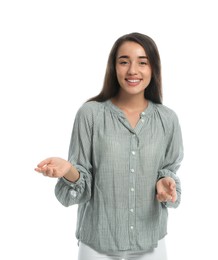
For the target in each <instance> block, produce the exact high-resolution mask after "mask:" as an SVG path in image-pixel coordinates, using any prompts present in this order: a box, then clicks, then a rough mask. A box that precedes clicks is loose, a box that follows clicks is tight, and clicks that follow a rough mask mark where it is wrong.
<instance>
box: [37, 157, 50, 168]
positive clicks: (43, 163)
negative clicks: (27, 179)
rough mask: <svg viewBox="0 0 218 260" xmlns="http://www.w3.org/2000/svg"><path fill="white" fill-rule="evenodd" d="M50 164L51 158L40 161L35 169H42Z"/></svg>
mask: <svg viewBox="0 0 218 260" xmlns="http://www.w3.org/2000/svg"><path fill="white" fill-rule="evenodd" d="M50 162H51V158H47V159H45V160H43V161H41V162H40V163H39V164H38V165H37V167H38V168H42V167H44V166H45V165H47V164H49V163H50Z"/></svg>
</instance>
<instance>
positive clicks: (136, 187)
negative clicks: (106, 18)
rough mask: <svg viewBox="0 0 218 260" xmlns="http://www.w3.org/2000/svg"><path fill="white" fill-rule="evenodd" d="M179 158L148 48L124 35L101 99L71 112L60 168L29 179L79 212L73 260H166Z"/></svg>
mask: <svg viewBox="0 0 218 260" xmlns="http://www.w3.org/2000/svg"><path fill="white" fill-rule="evenodd" d="M182 158H183V146H182V137H181V130H180V126H179V122H178V118H177V116H176V114H175V113H174V112H173V111H172V110H171V109H169V108H167V107H166V106H164V105H162V91H161V65H160V57H159V53H158V49H157V47H156V44H155V43H154V41H153V40H152V39H151V38H150V37H148V36H146V35H143V34H140V33H131V34H127V35H124V36H122V37H120V38H119V39H118V40H117V41H116V42H115V44H114V46H113V48H112V50H111V53H110V55H109V59H108V64H107V70H106V75H105V80H104V85H103V89H102V91H101V93H100V94H99V95H98V96H96V97H94V98H92V99H90V100H89V101H87V102H86V103H85V104H83V105H82V106H81V108H80V109H79V110H78V112H77V115H76V118H75V122H74V127H73V131H72V137H71V143H70V148H69V158H68V161H66V160H64V159H61V158H56V157H52V158H48V159H46V160H44V161H42V162H41V163H39V165H38V166H37V168H36V171H37V172H40V173H43V174H44V175H45V176H49V177H57V178H58V182H57V185H56V187H55V194H56V197H57V199H58V200H59V201H60V202H61V203H62V204H63V205H64V206H70V205H74V204H79V206H78V216H77V217H78V219H77V230H76V237H77V239H78V241H79V242H78V244H79V260H87V259H89V260H95V259H99V258H101V259H105V260H106V259H135V260H136V259H141V260H145V259H147V260H152V259H161V260H166V259H167V256H166V248H165V242H164V237H165V235H166V234H167V215H168V211H167V208H168V207H174V208H176V207H177V206H178V205H179V203H180V196H181V186H180V181H179V178H178V177H177V175H176V172H177V170H178V168H179V166H180V162H181V160H182Z"/></svg>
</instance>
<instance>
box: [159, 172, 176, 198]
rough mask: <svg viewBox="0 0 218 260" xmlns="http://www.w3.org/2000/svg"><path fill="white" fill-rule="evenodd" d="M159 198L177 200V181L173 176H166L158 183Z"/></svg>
mask: <svg viewBox="0 0 218 260" xmlns="http://www.w3.org/2000/svg"><path fill="white" fill-rule="evenodd" d="M156 189H157V199H158V201H160V202H167V201H170V202H175V201H176V200H177V192H176V183H175V181H174V179H173V178H171V177H164V178H162V179H160V180H159V181H158V182H157V184H156Z"/></svg>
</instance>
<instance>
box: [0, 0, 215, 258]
mask: <svg viewBox="0 0 218 260" xmlns="http://www.w3.org/2000/svg"><path fill="white" fill-rule="evenodd" d="M215 3H216V1H210V0H207V1H191V0H189V1H175V0H172V1H170V0H165V1H162V0H160V1H155V0H153V1H146V0H143V1H142V0H141V1H140V0H134V1H132V0H131V1H130V0H116V1H114V2H113V1H111V0H110V1H102V0H101V1H100V0H99V1H97V0H92V1H89V0H86V1H84V0H80V1H64V0H62V1H57V0H52V1H49V0H37V1H30V0H29V1H28V0H26V1H24V0H20V1H11V0H5V1H4V0H3V1H1V2H0V113H1V116H0V121H1V126H0V131H1V134H0V153H1V154H0V162H1V163H0V174H1V180H0V181H1V186H0V202H1V204H0V207H1V213H0V239H1V243H0V259H4V260H12V259H22V260H27V259H28V260H29V259H31V260H38V259H40V260H47V259H52V260H56V259H63V260H72V259H75V260H76V256H77V250H78V247H77V243H76V239H75V228H76V211H77V206H76V205H75V206H73V207H69V208H64V207H63V206H62V205H61V204H60V203H59V202H58V201H57V200H56V198H55V196H54V185H55V183H56V179H50V178H45V177H43V176H41V175H40V174H37V173H35V172H34V170H33V169H34V167H35V166H36V164H37V163H38V162H40V161H41V160H42V159H44V158H46V157H48V156H60V157H63V158H67V152H68V145H69V141H70V134H71V130H72V126H73V121H74V116H75V113H76V111H77V110H78V108H79V107H80V106H81V105H82V104H83V102H85V101H86V100H87V99H88V98H90V97H92V96H94V95H96V94H98V93H99V92H100V90H101V87H102V81H103V77H104V73H105V67H106V62H107V58H108V54H109V51H110V49H111V47H112V45H113V43H114V41H115V40H116V39H117V38H118V37H120V36H121V35H123V34H126V33H130V32H135V31H137V32H141V33H144V34H147V35H149V36H151V37H152V38H153V39H154V40H155V42H156V43H157V45H158V47H159V51H160V55H161V59H162V68H163V69H162V73H163V92H164V104H165V105H167V106H168V107H171V108H172V109H173V110H174V111H176V113H177V114H178V116H179V119H180V123H181V127H182V131H183V138H184V147H185V159H184V161H183V164H182V167H181V169H180V170H179V172H178V175H179V177H180V178H181V181H182V187H183V196H182V203H181V205H180V207H179V208H178V209H176V210H175V209H170V210H169V228H168V236H167V239H166V240H167V247H168V254H169V260H175V259H176V260H184V259H218V252H217V233H218V227H217V218H218V214H217V211H216V207H217V190H216V188H217V181H218V178H217V146H218V142H217V141H218V140H217V132H218V127H217V104H216V101H217V87H218V85H217V61H218V51H217V46H218V38H217V24H218V18H217V8H216V7H215Z"/></svg>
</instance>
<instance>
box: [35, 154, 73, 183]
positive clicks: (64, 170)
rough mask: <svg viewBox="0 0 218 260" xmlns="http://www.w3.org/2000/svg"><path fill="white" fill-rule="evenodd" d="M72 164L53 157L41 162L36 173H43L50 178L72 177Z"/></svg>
mask: <svg viewBox="0 0 218 260" xmlns="http://www.w3.org/2000/svg"><path fill="white" fill-rule="evenodd" d="M72 168H73V166H72V164H71V163H70V162H68V161H66V160H64V159H62V158H58V157H51V158H47V159H45V160H43V161H42V162H40V163H39V164H38V165H37V167H36V168H35V171H37V172H39V173H42V174H43V175H45V176H48V177H54V178H61V177H64V176H65V175H70V174H71V172H72Z"/></svg>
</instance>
